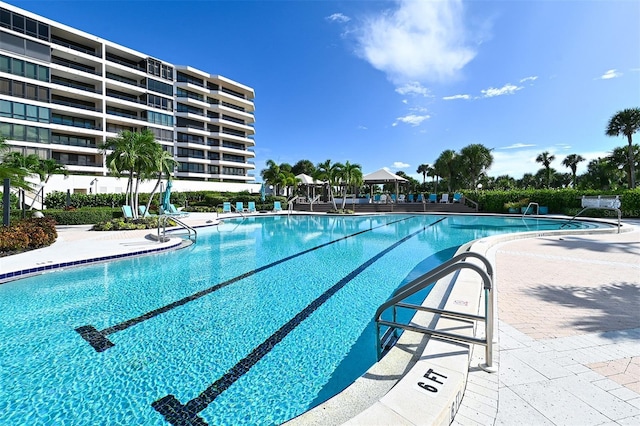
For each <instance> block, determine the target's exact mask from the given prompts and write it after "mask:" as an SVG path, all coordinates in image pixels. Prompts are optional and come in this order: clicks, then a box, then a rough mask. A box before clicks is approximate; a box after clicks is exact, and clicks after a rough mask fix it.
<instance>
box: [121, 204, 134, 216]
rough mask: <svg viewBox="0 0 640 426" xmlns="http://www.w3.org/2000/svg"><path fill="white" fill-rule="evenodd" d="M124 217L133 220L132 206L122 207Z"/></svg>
mask: <svg viewBox="0 0 640 426" xmlns="http://www.w3.org/2000/svg"><path fill="white" fill-rule="evenodd" d="M122 215H123V216H124V218H125V219H133V210H132V209H131V206H122Z"/></svg>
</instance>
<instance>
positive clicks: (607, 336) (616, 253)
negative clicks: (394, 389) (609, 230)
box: [455, 230, 640, 426]
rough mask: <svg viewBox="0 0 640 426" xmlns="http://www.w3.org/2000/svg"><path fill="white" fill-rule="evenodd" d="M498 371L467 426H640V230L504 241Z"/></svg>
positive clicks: (498, 261)
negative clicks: (492, 425)
mask: <svg viewBox="0 0 640 426" xmlns="http://www.w3.org/2000/svg"><path fill="white" fill-rule="evenodd" d="M488 254H489V257H490V258H491V257H493V258H494V259H495V265H496V280H495V281H496V289H497V310H498V312H497V314H498V319H499V321H498V329H499V344H498V348H499V351H498V352H497V353H496V355H495V357H497V358H499V360H498V365H499V373H498V374H497V377H496V375H489V374H487V373H484V372H482V371H472V372H471V373H470V375H469V379H468V384H467V391H466V392H465V396H464V398H463V404H462V407H461V408H460V410H459V411H458V414H457V416H456V418H455V423H456V424H460V425H478V424H481V425H488V424H496V425H516V424H517V425H581V426H583V425H605V424H606V425H609V424H611V425H614V424H619V425H640V231H638V230H635V231H634V232H627V233H621V234H599V235H582V236H563V237H541V238H534V239H528V240H518V241H512V242H507V243H502V244H499V245H498V246H496V247H494V248H492V249H491V250H490V253H488Z"/></svg>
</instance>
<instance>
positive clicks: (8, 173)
mask: <svg viewBox="0 0 640 426" xmlns="http://www.w3.org/2000/svg"><path fill="white" fill-rule="evenodd" d="M9 149H10V147H9V144H7V142H6V139H5V138H4V136H1V135H0V182H1V181H4V180H5V179H10V180H11V181H12V183H11V185H12V186H14V187H16V188H22V189H32V188H31V184H30V183H29V182H28V181H27V180H26V178H27V176H29V174H30V173H31V172H30V171H28V170H27V169H24V168H22V167H15V166H13V165H11V164H9V163H8V162H5V161H4V158H5V157H6V155H5V153H7V152H9Z"/></svg>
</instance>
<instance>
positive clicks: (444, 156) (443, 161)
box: [433, 149, 458, 192]
mask: <svg viewBox="0 0 640 426" xmlns="http://www.w3.org/2000/svg"><path fill="white" fill-rule="evenodd" d="M457 157H458V154H456V152H455V151H454V150H452V149H446V150H444V151H442V153H440V156H439V157H438V159H437V160H436V162H435V163H434V164H433V167H434V169H436V173H438V176H440V177H445V178H446V179H447V189H448V190H449V192H451V191H452V185H453V177H454V176H455V174H456V172H457V170H456V168H457Z"/></svg>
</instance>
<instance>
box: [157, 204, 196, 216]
mask: <svg viewBox="0 0 640 426" xmlns="http://www.w3.org/2000/svg"><path fill="white" fill-rule="evenodd" d="M160 213H162V214H166V215H169V216H182V217H187V216H189V213H187V212H181V211H180V210H178V209H177V208H176V206H175V205H173V204H169V208H167V209H166V210H165V209H164V208H162V207H160Z"/></svg>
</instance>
